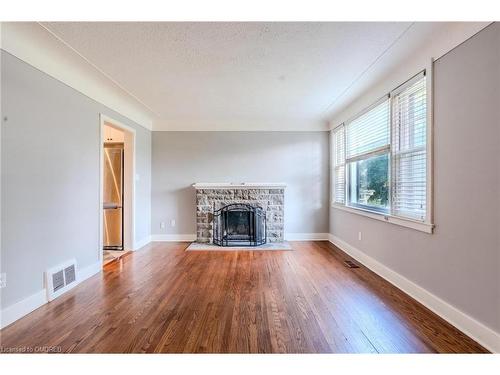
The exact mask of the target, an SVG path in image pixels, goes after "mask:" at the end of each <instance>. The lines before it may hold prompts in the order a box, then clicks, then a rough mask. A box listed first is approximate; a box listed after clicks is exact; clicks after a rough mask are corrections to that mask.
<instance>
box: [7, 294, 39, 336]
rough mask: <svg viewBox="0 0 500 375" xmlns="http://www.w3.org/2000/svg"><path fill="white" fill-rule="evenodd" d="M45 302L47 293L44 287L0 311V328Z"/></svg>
mask: <svg viewBox="0 0 500 375" xmlns="http://www.w3.org/2000/svg"><path fill="white" fill-rule="evenodd" d="M45 303H47V293H46V291H45V289H42V290H40V291H39V292H36V293H35V294H32V295H31V296H29V297H27V298H25V299H23V300H21V301H19V302H17V303H15V304H13V305H11V306H9V307H7V308H5V309H2V310H1V311H0V329H2V328H5V327H7V326H8V325H9V324H12V323H14V322H15V321H16V320H18V319H20V318H22V317H23V316H25V315H28V314H29V313H30V312H32V311H33V310H36V309H38V308H39V307H40V306H42V305H44V304H45Z"/></svg>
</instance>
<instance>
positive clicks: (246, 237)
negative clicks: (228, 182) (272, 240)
mask: <svg viewBox="0 0 500 375" xmlns="http://www.w3.org/2000/svg"><path fill="white" fill-rule="evenodd" d="M213 224H214V226H213V228H214V229H213V243H214V244H216V245H219V246H259V245H263V244H265V243H266V239H267V234H266V214H265V212H264V210H263V209H262V207H260V206H258V205H252V204H245V203H233V204H228V205H226V206H224V207H222V208H221V209H219V210H214V217H213Z"/></svg>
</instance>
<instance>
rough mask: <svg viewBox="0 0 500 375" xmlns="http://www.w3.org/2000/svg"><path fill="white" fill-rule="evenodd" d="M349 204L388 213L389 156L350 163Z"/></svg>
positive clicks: (378, 156) (379, 156) (384, 155)
mask: <svg viewBox="0 0 500 375" xmlns="http://www.w3.org/2000/svg"><path fill="white" fill-rule="evenodd" d="M349 178H350V184H349V189H350V194H349V203H350V204H351V205H354V206H365V207H366V208H373V209H375V210H377V211H384V212H386V211H387V210H388V208H389V155H388V154H383V155H377V156H373V157H370V158H367V159H363V160H358V161H355V162H352V163H349Z"/></svg>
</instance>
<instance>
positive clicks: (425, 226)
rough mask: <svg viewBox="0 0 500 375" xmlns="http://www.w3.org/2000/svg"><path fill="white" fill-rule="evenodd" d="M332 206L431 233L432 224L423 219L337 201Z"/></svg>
mask: <svg viewBox="0 0 500 375" xmlns="http://www.w3.org/2000/svg"><path fill="white" fill-rule="evenodd" d="M332 208H333V209H336V210H341V211H346V212H350V213H353V214H357V215H361V216H365V217H369V218H371V219H375V220H379V221H383V222H386V223H391V224H395V225H399V226H402V227H406V228H411V229H415V230H418V231H420V232H425V233H432V231H433V229H434V224H429V223H424V222H423V221H416V220H411V219H405V218H402V217H399V216H392V215H390V214H385V213H382V212H380V213H378V212H375V211H371V210H365V209H363V208H360V207H352V206H345V205H342V204H339V203H333V204H332Z"/></svg>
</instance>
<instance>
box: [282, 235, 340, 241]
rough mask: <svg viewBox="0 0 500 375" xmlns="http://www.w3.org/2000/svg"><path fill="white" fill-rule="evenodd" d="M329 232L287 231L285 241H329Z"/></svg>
mask: <svg viewBox="0 0 500 375" xmlns="http://www.w3.org/2000/svg"><path fill="white" fill-rule="evenodd" d="M329 236H330V234H329V233H285V241H328V239H329Z"/></svg>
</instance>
